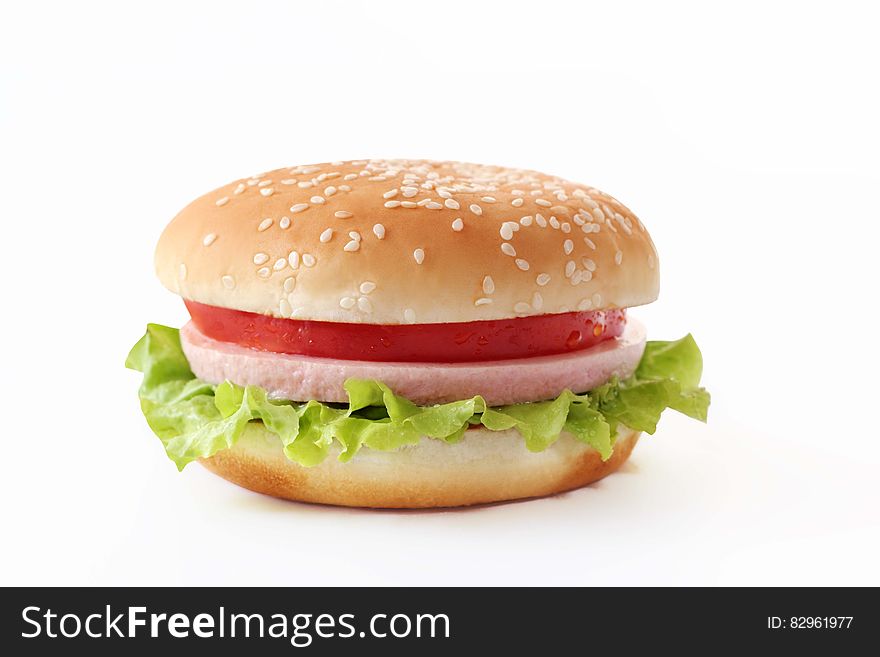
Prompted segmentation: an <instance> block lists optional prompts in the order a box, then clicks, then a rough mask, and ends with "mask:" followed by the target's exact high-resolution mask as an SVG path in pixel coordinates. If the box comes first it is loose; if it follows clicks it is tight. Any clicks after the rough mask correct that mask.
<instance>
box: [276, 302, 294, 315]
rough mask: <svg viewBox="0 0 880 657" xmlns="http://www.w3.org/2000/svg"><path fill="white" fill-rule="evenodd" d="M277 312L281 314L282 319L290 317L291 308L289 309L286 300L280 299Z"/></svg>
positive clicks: (288, 303)
mask: <svg viewBox="0 0 880 657" xmlns="http://www.w3.org/2000/svg"><path fill="white" fill-rule="evenodd" d="M278 311H279V312H280V313H281V316H282V317H290V314H291V313H292V312H293V308H291V307H290V302H289V301H288V300H287V299H282V300H281V301H279V302H278Z"/></svg>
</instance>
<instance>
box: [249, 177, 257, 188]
mask: <svg viewBox="0 0 880 657" xmlns="http://www.w3.org/2000/svg"><path fill="white" fill-rule="evenodd" d="M258 182H260V180H259V178H251V179H250V180H248V181H247V184H248V187H253V186H254V185H256V184H257V183H258Z"/></svg>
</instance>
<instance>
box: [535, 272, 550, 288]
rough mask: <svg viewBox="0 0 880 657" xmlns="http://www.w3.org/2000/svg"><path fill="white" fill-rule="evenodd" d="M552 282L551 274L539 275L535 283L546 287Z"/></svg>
mask: <svg viewBox="0 0 880 657" xmlns="http://www.w3.org/2000/svg"><path fill="white" fill-rule="evenodd" d="M549 282H550V274H538V277H537V278H536V279H535V283H537V284H538V285H540V286H541V287H544V286H545V285H547V283H549Z"/></svg>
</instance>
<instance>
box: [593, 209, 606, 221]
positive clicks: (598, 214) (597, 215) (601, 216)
mask: <svg viewBox="0 0 880 657" xmlns="http://www.w3.org/2000/svg"><path fill="white" fill-rule="evenodd" d="M593 217H594V218H595V219H596V221H605V213H604V212H602V210H600V209H599V208H593Z"/></svg>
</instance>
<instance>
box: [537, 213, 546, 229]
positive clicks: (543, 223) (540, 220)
mask: <svg viewBox="0 0 880 657" xmlns="http://www.w3.org/2000/svg"><path fill="white" fill-rule="evenodd" d="M535 223H536V224H538V225H539V226H540V227H541V228H546V227H547V220H546V219H544V215H543V214H541V213H540V212H538V213H537V214H536V215H535Z"/></svg>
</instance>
